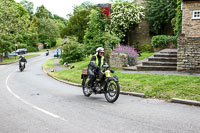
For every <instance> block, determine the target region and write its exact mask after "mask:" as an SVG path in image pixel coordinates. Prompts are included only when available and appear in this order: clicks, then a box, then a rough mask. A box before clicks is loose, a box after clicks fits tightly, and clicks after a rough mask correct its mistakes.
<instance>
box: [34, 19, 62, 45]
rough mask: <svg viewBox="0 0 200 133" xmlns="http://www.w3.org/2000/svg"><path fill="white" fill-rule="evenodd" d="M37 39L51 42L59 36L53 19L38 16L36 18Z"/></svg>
mask: <svg viewBox="0 0 200 133" xmlns="http://www.w3.org/2000/svg"><path fill="white" fill-rule="evenodd" d="M37 26H38V34H39V41H41V42H42V43H49V44H52V43H53V42H55V41H56V39H57V38H58V37H59V28H58V26H57V25H56V23H55V21H54V20H53V19H50V18H40V19H39V20H38V25H37Z"/></svg>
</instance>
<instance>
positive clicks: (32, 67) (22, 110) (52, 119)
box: [0, 53, 200, 133]
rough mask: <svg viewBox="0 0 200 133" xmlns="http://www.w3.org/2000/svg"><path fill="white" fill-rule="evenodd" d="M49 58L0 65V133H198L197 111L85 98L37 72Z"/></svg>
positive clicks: (199, 115) (155, 102) (76, 89)
mask: <svg viewBox="0 0 200 133" xmlns="http://www.w3.org/2000/svg"><path fill="white" fill-rule="evenodd" d="M52 57H53V55H52V54H50V56H48V57H46V56H45V53H43V54H42V55H41V56H38V57H35V58H32V59H28V64H27V66H26V69H25V70H24V71H23V72H20V71H19V69H18V63H14V64H10V65H0V109H1V111H0V132H1V133H36V132H37V133H122V132H124V133H199V132H200V108H199V107H196V106H189V105H182V104H176V103H168V102H165V101H163V100H158V99H145V98H138V97H132V96H124V95H120V96H119V99H118V100H117V101H116V102H115V103H114V104H111V103H108V102H106V100H105V98H104V95H92V96H91V97H89V98H87V97H85V96H84V95H83V93H82V89H81V88H80V87H75V86H70V85H67V84H64V83H61V82H59V81H57V80H54V79H53V78H51V77H49V76H47V75H46V74H45V73H44V72H43V71H42V64H43V63H44V62H45V61H46V60H47V59H49V58H52Z"/></svg>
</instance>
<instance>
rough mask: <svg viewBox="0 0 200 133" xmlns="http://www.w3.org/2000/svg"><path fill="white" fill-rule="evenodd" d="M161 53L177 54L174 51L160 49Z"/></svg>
mask: <svg viewBox="0 0 200 133" xmlns="http://www.w3.org/2000/svg"><path fill="white" fill-rule="evenodd" d="M160 53H161V54H177V52H175V51H160Z"/></svg>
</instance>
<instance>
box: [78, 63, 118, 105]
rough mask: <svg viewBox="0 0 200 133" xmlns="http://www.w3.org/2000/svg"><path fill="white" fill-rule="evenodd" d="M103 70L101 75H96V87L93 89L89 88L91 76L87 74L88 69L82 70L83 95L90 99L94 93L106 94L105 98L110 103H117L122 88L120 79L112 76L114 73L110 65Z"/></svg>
mask: <svg viewBox="0 0 200 133" xmlns="http://www.w3.org/2000/svg"><path fill="white" fill-rule="evenodd" d="M103 68H104V69H103V70H102V71H101V74H98V75H96V80H95V81H94V85H93V87H92V92H91V89H90V88H89V87H88V81H89V76H88V74H87V69H83V70H82V75H81V78H82V88H83V94H84V95H85V96H87V97H89V96H90V95H91V94H92V93H94V94H104V95H105V98H106V100H107V101H108V102H110V103H113V102H115V101H116V100H117V99H118V97H119V93H120V86H119V82H118V77H117V76H116V75H115V76H113V77H112V76H111V73H114V71H113V70H111V69H110V67H109V66H108V65H103Z"/></svg>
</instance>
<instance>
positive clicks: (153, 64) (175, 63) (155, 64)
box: [142, 61, 177, 66]
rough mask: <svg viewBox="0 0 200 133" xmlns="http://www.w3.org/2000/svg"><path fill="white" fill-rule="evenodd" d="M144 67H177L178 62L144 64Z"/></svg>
mask: <svg viewBox="0 0 200 133" xmlns="http://www.w3.org/2000/svg"><path fill="white" fill-rule="evenodd" d="M142 65H143V66H177V62H154V61H148V62H142Z"/></svg>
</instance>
